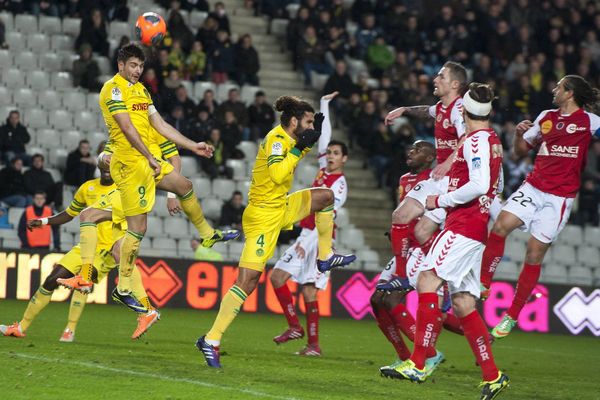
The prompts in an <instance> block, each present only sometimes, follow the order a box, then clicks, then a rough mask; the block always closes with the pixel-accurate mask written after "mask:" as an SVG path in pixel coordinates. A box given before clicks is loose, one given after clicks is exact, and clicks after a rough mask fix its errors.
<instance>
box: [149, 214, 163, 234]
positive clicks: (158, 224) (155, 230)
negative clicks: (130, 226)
mask: <svg viewBox="0 0 600 400" xmlns="http://www.w3.org/2000/svg"><path fill="white" fill-rule="evenodd" d="M146 235H147V236H151V237H155V236H162V235H163V220H162V218H159V217H148V228H147V229H146Z"/></svg>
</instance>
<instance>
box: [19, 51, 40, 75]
mask: <svg viewBox="0 0 600 400" xmlns="http://www.w3.org/2000/svg"><path fill="white" fill-rule="evenodd" d="M14 64H15V66H16V67H18V68H19V69H20V70H21V71H34V70H37V69H38V67H37V66H38V65H37V64H38V58H37V55H35V54H33V52H31V51H22V52H19V53H18V54H17V55H15V59H14Z"/></svg>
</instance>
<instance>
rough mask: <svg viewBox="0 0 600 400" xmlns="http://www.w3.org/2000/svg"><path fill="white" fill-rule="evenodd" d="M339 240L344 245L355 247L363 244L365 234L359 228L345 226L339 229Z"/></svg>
mask: <svg viewBox="0 0 600 400" xmlns="http://www.w3.org/2000/svg"><path fill="white" fill-rule="evenodd" d="M339 241H340V243H341V244H342V245H343V246H345V247H348V248H351V249H356V248H360V247H362V246H363V245H364V243H365V236H364V234H363V232H362V231H361V230H360V229H356V228H350V227H348V228H346V227H345V228H344V229H341V230H340V231H339Z"/></svg>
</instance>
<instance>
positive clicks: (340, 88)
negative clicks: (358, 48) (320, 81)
mask: <svg viewBox="0 0 600 400" xmlns="http://www.w3.org/2000/svg"><path fill="white" fill-rule="evenodd" d="M336 91H337V92H340V94H339V96H340V97H341V98H343V99H349V98H350V95H351V94H352V92H353V91H354V82H352V78H351V77H350V75H349V74H348V73H347V72H346V65H345V64H344V66H343V67H342V66H341V65H340V64H338V65H336V71H335V72H334V73H333V74H331V75H330V76H329V78H327V81H326V82H325V87H324V88H323V93H324V94H328V93H333V92H336Z"/></svg>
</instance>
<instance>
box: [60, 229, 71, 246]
mask: <svg viewBox="0 0 600 400" xmlns="http://www.w3.org/2000/svg"><path fill="white" fill-rule="evenodd" d="M60 247H61V248H63V249H65V250H66V249H70V248H71V247H73V234H72V233H71V232H61V233H60Z"/></svg>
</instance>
